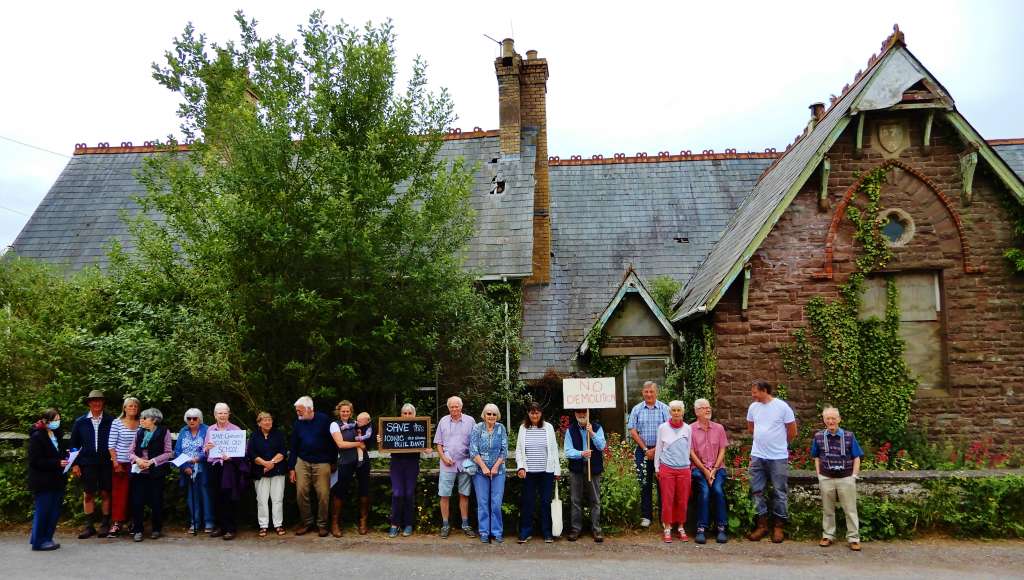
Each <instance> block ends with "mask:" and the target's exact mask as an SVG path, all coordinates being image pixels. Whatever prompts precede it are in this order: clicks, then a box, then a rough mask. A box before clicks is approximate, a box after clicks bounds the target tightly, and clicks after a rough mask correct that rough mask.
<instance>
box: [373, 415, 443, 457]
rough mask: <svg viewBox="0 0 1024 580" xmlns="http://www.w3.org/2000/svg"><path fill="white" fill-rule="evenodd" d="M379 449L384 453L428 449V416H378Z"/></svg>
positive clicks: (413, 451) (429, 429)
mask: <svg viewBox="0 0 1024 580" xmlns="http://www.w3.org/2000/svg"><path fill="white" fill-rule="evenodd" d="M377 429H378V431H377V432H378V433H380V450H381V451H383V452H385V453H420V452H423V451H430V441H431V439H430V432H431V425H430V417H414V418H412V419H403V418H402V417H380V419H379V420H378V421H377Z"/></svg>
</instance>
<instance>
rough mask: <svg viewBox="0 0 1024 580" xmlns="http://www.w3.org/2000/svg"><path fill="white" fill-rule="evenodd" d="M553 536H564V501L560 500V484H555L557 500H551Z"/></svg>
mask: <svg viewBox="0 0 1024 580" xmlns="http://www.w3.org/2000/svg"><path fill="white" fill-rule="evenodd" d="M551 535H552V536H554V537H556V538H557V537H559V536H561V535H562V500H561V499H559V498H558V482H557V481H556V482H555V499H553V500H551Z"/></svg>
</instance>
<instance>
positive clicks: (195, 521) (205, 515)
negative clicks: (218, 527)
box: [182, 467, 215, 531]
mask: <svg viewBox="0 0 1024 580" xmlns="http://www.w3.org/2000/svg"><path fill="white" fill-rule="evenodd" d="M193 469H195V468H194V467H193ZM182 478H183V481H184V482H185V503H186V505H188V517H189V525H190V526H191V527H193V528H195V529H196V531H202V529H203V526H204V525H205V526H206V529H207V530H212V529H213V528H214V527H215V522H214V520H213V503H212V502H211V501H210V490H209V489H207V483H206V470H205V469H204V470H203V471H200V472H199V473H197V474H196V478H195V479H192V478H191V477H189V476H187V475H183V476H182Z"/></svg>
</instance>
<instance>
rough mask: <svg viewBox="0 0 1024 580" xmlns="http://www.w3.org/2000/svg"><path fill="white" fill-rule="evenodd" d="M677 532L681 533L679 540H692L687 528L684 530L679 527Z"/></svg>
mask: <svg viewBox="0 0 1024 580" xmlns="http://www.w3.org/2000/svg"><path fill="white" fill-rule="evenodd" d="M677 533H678V535H679V541H680V542H689V541H690V536H687V535H686V530H684V529H683V528H679V531H678V532H677Z"/></svg>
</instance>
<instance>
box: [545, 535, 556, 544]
mask: <svg viewBox="0 0 1024 580" xmlns="http://www.w3.org/2000/svg"><path fill="white" fill-rule="evenodd" d="M544 543H545V544H554V543H555V539H554V538H553V537H551V536H548V537H546V538H544Z"/></svg>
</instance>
